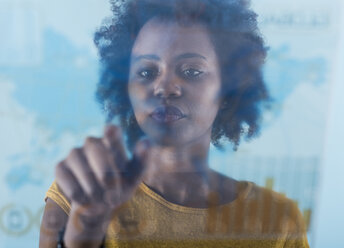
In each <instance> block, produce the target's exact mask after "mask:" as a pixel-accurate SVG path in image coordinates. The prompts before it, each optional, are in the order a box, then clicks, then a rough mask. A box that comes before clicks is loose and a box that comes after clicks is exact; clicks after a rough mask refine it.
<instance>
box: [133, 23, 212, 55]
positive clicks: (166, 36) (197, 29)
mask: <svg viewBox="0 0 344 248" xmlns="http://www.w3.org/2000/svg"><path fill="white" fill-rule="evenodd" d="M186 52H187V53H199V54H202V55H204V56H206V57H214V58H215V57H216V55H215V51H214V47H213V45H212V42H211V40H210V37H209V34H208V31H207V29H206V28H205V27H203V26H202V25H200V24H191V25H188V26H185V25H183V26H182V25H180V24H178V23H176V22H173V21H161V20H158V19H153V20H150V21H149V22H147V23H146V24H145V25H144V26H143V27H142V29H141V31H140V32H139V34H138V37H137V39H136V41H135V44H134V47H133V50H132V53H133V54H135V55H140V54H157V55H159V56H162V57H164V56H169V55H176V54H182V53H186Z"/></svg>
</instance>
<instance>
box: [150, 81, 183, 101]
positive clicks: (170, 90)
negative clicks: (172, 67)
mask: <svg viewBox="0 0 344 248" xmlns="http://www.w3.org/2000/svg"><path fill="white" fill-rule="evenodd" d="M154 95H155V96H157V97H159V98H176V97H180V96H181V95H182V89H181V86H180V85H179V84H178V83H177V82H176V80H174V79H173V78H169V79H168V78H166V79H162V80H158V82H156V84H155V86H154Z"/></svg>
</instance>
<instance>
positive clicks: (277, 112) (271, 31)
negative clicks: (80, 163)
mask: <svg viewBox="0 0 344 248" xmlns="http://www.w3.org/2000/svg"><path fill="white" fill-rule="evenodd" d="M252 8H253V9H254V10H255V11H256V12H257V13H258V15H259V25H260V28H261V31H262V33H263V35H264V37H265V39H266V43H267V45H268V46H269V47H270V49H269V53H268V59H267V64H266V66H265V69H264V74H265V78H266V83H267V85H268V88H269V90H270V93H271V95H272V97H273V98H274V100H275V101H274V104H273V106H272V109H271V111H269V112H266V114H265V115H264V121H263V128H262V131H261V135H260V137H258V138H257V139H255V140H253V141H250V142H243V143H242V144H241V146H240V147H239V150H238V151H237V152H233V151H232V150H231V148H230V146H228V148H227V149H226V150H225V151H222V152H221V151H217V150H216V149H214V148H212V150H211V156H210V160H211V161H210V164H211V165H212V166H213V168H214V169H216V170H218V171H220V172H222V173H224V174H226V175H229V176H231V177H234V178H236V179H239V180H249V181H253V182H256V183H257V184H259V185H261V186H265V187H268V188H271V189H273V190H275V191H278V192H281V193H283V194H285V195H286V196H288V197H289V198H291V199H293V200H294V201H295V202H297V204H298V206H299V208H300V210H301V212H302V213H303V216H304V219H305V221H306V224H307V228H308V239H309V242H310V244H311V247H316V248H323V247H326V248H327V247H331V248H336V247H338V248H340V247H344V235H341V234H342V231H341V230H342V228H343V224H342V223H344V213H343V209H344V186H343V184H342V182H343V180H344V178H343V176H344V164H343V160H344V159H343V153H344V151H342V149H343V145H342V143H343V142H342V141H343V140H344V128H343V127H344V110H343V109H344V97H343V92H344V29H343V26H344V17H342V16H343V14H344V4H343V1H341V0H326V1H325V0H303V1H302V2H300V1H297V0H289V1H282V0H252ZM110 14H111V12H110V5H109V3H108V0H73V1H67V0H59V1H52V0H0V248H12V247H13V248H14V247H16V248H17V247H38V240H39V226H40V221H41V216H42V211H43V207H44V196H45V192H46V191H47V189H48V188H49V186H50V184H51V183H52V181H53V180H54V167H55V165H56V164H57V162H58V161H59V160H61V159H63V158H64V157H65V156H66V155H67V154H68V152H69V150H70V149H71V148H73V147H75V146H80V145H81V144H82V143H83V140H84V138H85V137H86V136H89V135H95V136H98V135H101V133H102V129H103V125H104V120H105V118H104V116H103V115H102V113H101V111H100V108H99V106H98V105H97V103H96V102H95V97H94V91H95V87H96V83H97V81H98V70H99V66H98V61H97V51H96V50H95V47H94V45H93V41H92V39H93V33H94V31H95V29H96V28H97V27H98V26H99V25H100V23H101V21H102V19H103V18H104V17H106V16H109V15H110Z"/></svg>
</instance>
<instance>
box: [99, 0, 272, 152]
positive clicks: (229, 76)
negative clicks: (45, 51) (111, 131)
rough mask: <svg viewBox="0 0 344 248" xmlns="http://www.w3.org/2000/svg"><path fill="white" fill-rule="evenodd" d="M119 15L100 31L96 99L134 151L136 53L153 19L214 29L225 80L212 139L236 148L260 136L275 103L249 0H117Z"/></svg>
mask: <svg viewBox="0 0 344 248" xmlns="http://www.w3.org/2000/svg"><path fill="white" fill-rule="evenodd" d="M110 3H111V6H112V12H113V16H112V17H110V18H108V19H105V20H104V22H103V24H102V25H101V27H100V28H99V29H98V30H97V31H96V32H95V35H94V42H95V44H96V46H97V48H98V51H99V55H100V62H101V77H100V81H99V83H98V86H97V92H96V98H97V101H98V102H99V103H100V104H101V106H102V109H103V111H104V112H105V113H106V115H107V120H108V121H111V120H112V119H113V118H118V119H119V121H120V124H121V126H122V128H123V129H124V131H125V133H126V135H127V144H128V147H129V150H132V148H133V145H134V144H135V143H136V141H137V140H138V139H139V138H140V137H141V136H142V135H144V134H143V131H142V130H141V129H140V127H139V126H138V123H137V121H136V119H135V117H134V113H133V110H132V107H131V103H130V100H129V96H128V77H129V67H130V56H131V50H132V47H133V45H134V42H135V39H136V37H137V35H138V33H139V31H140V30H141V28H142V27H143V26H144V25H145V23H147V22H148V21H149V20H150V19H152V18H161V19H163V20H169V21H175V22H178V23H186V24H192V23H199V24H202V25H204V26H205V27H206V28H207V30H208V31H209V35H210V38H211V40H212V42H213V45H214V47H215V51H216V53H217V56H218V59H219V62H220V67H221V68H220V71H221V78H222V90H221V92H222V93H221V107H220V109H219V111H218V114H217V116H216V118H215V121H214V123H213V127H212V136H211V141H212V143H213V145H215V146H216V147H222V144H223V141H225V140H229V141H230V142H232V143H233V147H234V149H235V150H236V149H237V147H238V145H239V143H240V140H241V138H242V137H244V138H246V139H250V138H252V137H254V136H256V135H257V134H258V133H259V126H260V120H261V112H262V111H263V108H264V107H266V106H268V104H267V103H268V102H269V100H270V97H269V94H268V92H267V89H266V86H265V84H264V81H263V76H262V67H263V64H264V60H265V58H266V51H267V48H266V47H265V45H264V41H263V39H262V37H261V35H260V33H259V30H258V27H257V15H256V13H254V12H253V11H252V10H250V9H249V5H248V3H247V1H245V0H111V1H110Z"/></svg>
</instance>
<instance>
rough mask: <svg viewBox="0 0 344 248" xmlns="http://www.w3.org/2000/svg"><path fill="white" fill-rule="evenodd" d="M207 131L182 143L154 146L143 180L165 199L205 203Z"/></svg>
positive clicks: (191, 204)
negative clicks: (192, 140)
mask: <svg viewBox="0 0 344 248" xmlns="http://www.w3.org/2000/svg"><path fill="white" fill-rule="evenodd" d="M209 146H210V134H209V135H208V136H207V137H202V139H201V140H199V142H193V143H189V144H186V145H183V146H180V145H179V146H163V145H156V146H154V148H153V149H152V151H151V154H150V156H149V163H151V165H152V166H150V168H152V169H151V170H150V171H149V172H148V173H146V176H145V177H144V179H143V181H144V182H145V183H146V184H147V185H148V186H150V187H151V188H153V189H154V190H155V191H156V192H157V193H158V194H160V195H162V196H163V197H164V198H165V199H167V200H169V201H171V202H174V203H176V204H181V205H189V206H194V205H195V206H196V205H197V206H206V201H207V197H208V195H209V191H210V169H209V166H208V153H209Z"/></svg>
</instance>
